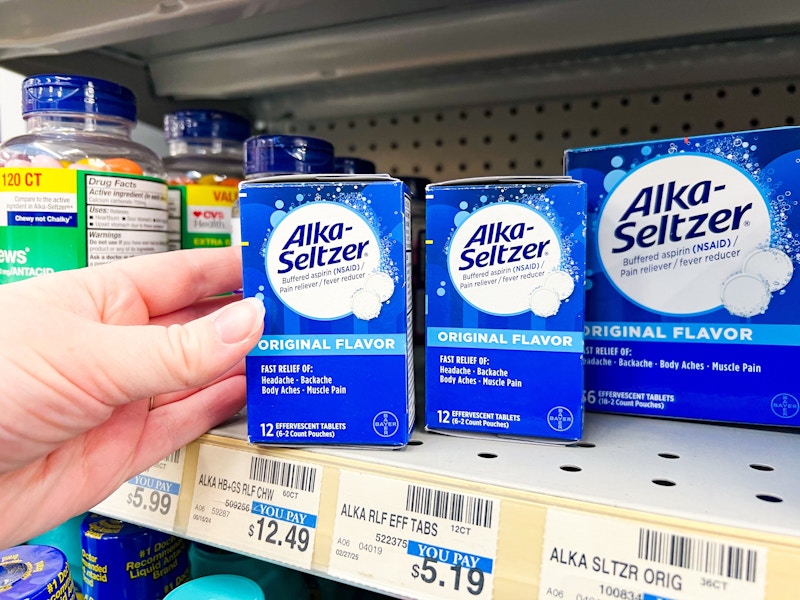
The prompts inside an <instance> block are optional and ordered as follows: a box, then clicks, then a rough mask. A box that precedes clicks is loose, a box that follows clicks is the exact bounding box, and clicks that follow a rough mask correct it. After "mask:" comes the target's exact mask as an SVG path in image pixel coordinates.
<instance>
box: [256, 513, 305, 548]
mask: <svg viewBox="0 0 800 600" xmlns="http://www.w3.org/2000/svg"><path fill="white" fill-rule="evenodd" d="M278 523H279V521H276V520H275V519H270V520H266V519H265V518H264V517H261V518H260V519H258V520H257V521H256V522H255V523H253V524H252V525H250V527H249V529H248V530H247V535H248V536H249V537H251V538H253V539H256V540H258V541H262V540H263V541H265V542H267V543H268V544H275V545H277V546H282V545H283V544H284V543H286V544H288V545H289V547H290V548H291V549H292V550H294V549H295V548H297V550H298V551H300V552H305V551H306V550H308V542H309V540H310V539H311V535H310V534H309V532H308V529H306V528H305V527H298V526H297V525H292V526H291V527H290V528H289V531H287V532H286V533H285V534H284V535H283V537H281V536H280V535H278V529H279V526H278Z"/></svg>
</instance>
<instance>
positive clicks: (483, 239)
mask: <svg viewBox="0 0 800 600" xmlns="http://www.w3.org/2000/svg"><path fill="white" fill-rule="evenodd" d="M561 260H562V257H561V243H560V240H559V238H558V235H557V233H556V231H555V230H554V229H553V227H552V225H551V224H550V222H549V221H548V220H547V219H546V218H545V217H544V216H543V215H542V214H541V213H539V212H538V211H536V210H534V209H532V208H530V207H528V206H525V205H523V204H512V203H507V202H506V203H496V204H492V205H489V206H486V207H484V208H480V209H478V210H476V211H475V212H473V213H472V214H470V215H469V217H467V218H466V219H465V220H464V222H463V223H462V224H461V225H460V226H459V228H458V229H457V230H456V232H455V233H454V234H453V238H452V240H451V242H450V247H449V249H448V258H447V261H448V268H449V270H450V278H451V279H452V281H453V286H454V287H455V289H456V290H458V293H459V294H460V295H461V297H462V298H464V300H466V301H467V302H468V303H469V304H471V305H472V306H474V307H475V308H477V309H478V310H480V311H483V312H485V313H489V314H493V315H501V316H506V315H517V314H521V313H523V312H526V311H528V310H530V301H529V295H530V292H531V289H533V288H536V287H540V286H541V285H542V282H543V281H544V277H545V275H546V274H547V273H550V272H551V271H554V270H556V269H557V268H559V266H560V265H561Z"/></svg>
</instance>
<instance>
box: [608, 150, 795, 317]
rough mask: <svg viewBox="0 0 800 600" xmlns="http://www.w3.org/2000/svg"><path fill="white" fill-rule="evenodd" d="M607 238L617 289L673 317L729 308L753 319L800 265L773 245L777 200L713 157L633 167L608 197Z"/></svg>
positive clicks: (610, 275)
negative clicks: (771, 202)
mask: <svg viewBox="0 0 800 600" xmlns="http://www.w3.org/2000/svg"><path fill="white" fill-rule="evenodd" d="M597 238H598V239H597V243H598V251H599V255H600V260H601V262H602V264H603V269H604V271H605V273H606V275H607V276H608V278H609V279H610V280H611V282H612V283H613V284H614V285H615V286H616V288H617V289H618V290H619V291H620V292H621V293H622V294H623V295H624V296H626V297H627V298H628V299H629V300H630V301H632V302H634V303H636V304H638V305H639V306H641V307H643V308H645V309H647V310H650V311H653V312H656V313H660V314H664V315H676V316H689V315H697V314H702V313H707V312H710V311H713V310H717V309H719V308H722V307H724V308H725V309H726V310H727V311H728V312H730V313H731V314H733V315H736V316H740V317H752V316H755V315H757V314H760V313H763V312H764V311H765V310H766V309H767V306H768V304H769V300H770V297H771V294H772V292H774V291H777V290H779V289H781V288H783V287H784V286H785V285H786V284H787V283H788V282H789V280H790V279H791V276H792V272H793V266H792V261H791V259H790V258H789V257H788V256H787V255H786V254H785V253H784V252H782V251H781V250H780V249H778V248H770V247H769V242H770V215H769V208H768V205H767V201H766V200H765V198H764V196H763V195H762V192H761V190H760V189H759V187H758V186H757V185H756V183H755V182H754V181H753V180H752V179H751V178H750V177H749V176H748V175H747V174H746V173H745V172H743V171H741V170H740V169H738V168H737V167H735V166H733V165H732V164H730V163H728V162H725V161H723V160H720V159H716V158H712V157H709V156H706V155H698V154H678V155H672V156H667V157H664V158H661V159H658V160H654V161H651V162H649V163H645V164H644V165H643V166H641V167H640V168H638V169H636V170H635V171H633V172H631V173H630V174H629V175H628V176H627V177H625V178H624V179H623V180H622V181H621V182H620V183H619V184H618V185H617V187H616V188H614V189H613V190H612V192H611V194H610V195H609V196H608V199H607V200H606V202H605V204H604V205H603V207H602V210H601V213H600V216H599V223H598V228H597Z"/></svg>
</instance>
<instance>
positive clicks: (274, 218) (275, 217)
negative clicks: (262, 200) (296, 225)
mask: <svg viewBox="0 0 800 600" xmlns="http://www.w3.org/2000/svg"><path fill="white" fill-rule="evenodd" d="M285 216H286V211H285V210H276V211H275V212H274V213H272V215H270V217H269V224H270V225H272V227H277V226H278V223H280V222H281V221H283V218H284V217H285Z"/></svg>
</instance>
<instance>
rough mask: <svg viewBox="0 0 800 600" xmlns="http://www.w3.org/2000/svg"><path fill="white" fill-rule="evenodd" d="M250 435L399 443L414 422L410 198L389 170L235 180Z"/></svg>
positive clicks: (286, 441) (282, 441)
mask: <svg viewBox="0 0 800 600" xmlns="http://www.w3.org/2000/svg"><path fill="white" fill-rule="evenodd" d="M239 202H240V207H241V223H242V261H243V279H244V295H245V296H248V297H249V296H256V297H258V298H261V299H262V300H263V301H264V303H265V305H266V308H267V312H266V316H265V328H264V335H263V337H262V339H261V340H260V342H259V343H258V344H257V345H256V347H255V348H254V349H253V350H252V351H251V352H250V354H249V355H248V357H247V359H246V370H247V419H248V434H249V439H250V441H251V442H257V443H260V444H279V445H305V444H346V445H376V446H398V445H404V444H406V443H407V442H408V438H409V434H410V430H411V428H412V426H413V422H414V371H413V363H412V350H413V343H412V339H411V333H412V331H411V324H410V320H411V290H410V277H409V273H408V271H409V269H410V257H409V250H410V248H409V240H408V237H409V217H408V214H409V212H408V211H409V199H408V195H407V189H406V187H405V186H404V184H403V183H402V182H401V181H399V180H397V179H394V178H392V177H389V176H388V175H358V176H355V175H335V174H334V175H294V176H291V175H286V176H278V177H268V178H263V179H255V180H248V181H245V182H243V183H242V184H241V185H240V193H239Z"/></svg>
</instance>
